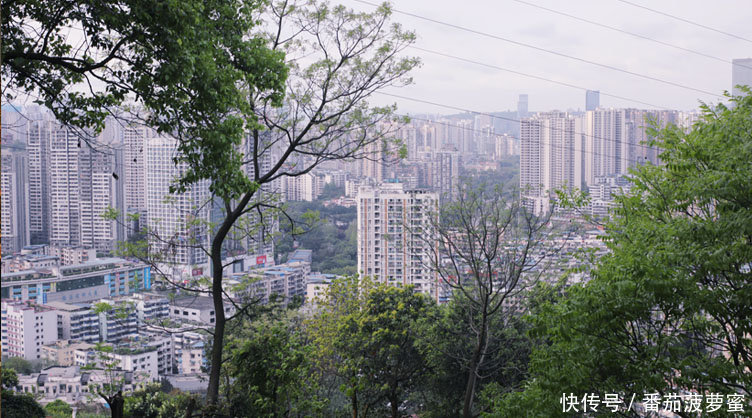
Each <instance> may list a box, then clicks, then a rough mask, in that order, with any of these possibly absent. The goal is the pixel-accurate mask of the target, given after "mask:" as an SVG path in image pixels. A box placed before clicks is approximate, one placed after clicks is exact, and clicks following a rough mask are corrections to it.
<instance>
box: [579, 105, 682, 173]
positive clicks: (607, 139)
mask: <svg viewBox="0 0 752 418" xmlns="http://www.w3.org/2000/svg"><path fill="white" fill-rule="evenodd" d="M678 115H679V114H678V112H676V111H669V110H660V111H659V110H640V109H597V110H593V111H588V112H587V113H586V116H585V133H584V143H585V167H584V169H585V182H586V183H587V184H588V185H594V184H596V180H597V178H598V177H602V176H611V175H626V174H627V173H628V172H629V168H631V167H634V166H635V165H637V164H644V163H647V162H650V163H652V164H659V163H660V161H659V157H658V155H659V153H660V150H658V149H657V148H655V147H651V146H649V144H648V142H649V140H650V139H651V137H650V135H649V132H648V127H650V126H651V123H654V124H655V125H656V127H658V128H664V127H666V126H667V125H668V124H674V123H677V121H678Z"/></svg>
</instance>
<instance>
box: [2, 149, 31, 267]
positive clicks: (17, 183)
mask: <svg viewBox="0 0 752 418" xmlns="http://www.w3.org/2000/svg"><path fill="white" fill-rule="evenodd" d="M26 164H27V158H26V153H24V152H13V151H8V152H7V153H6V150H5V149H3V155H2V170H1V171H0V183H2V184H1V185H0V187H2V195H0V201H1V202H0V212H1V213H0V229H1V230H2V251H3V254H11V253H14V252H17V251H21V248H23V247H24V246H25V245H29V230H28V225H29V212H28V207H27V205H28V202H29V189H28V183H27V174H26Z"/></svg>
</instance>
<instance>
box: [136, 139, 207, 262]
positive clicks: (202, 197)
mask: <svg viewBox="0 0 752 418" xmlns="http://www.w3.org/2000/svg"><path fill="white" fill-rule="evenodd" d="M177 145H178V143H177V140H175V139H173V138H168V137H164V136H153V137H150V138H147V139H146V148H145V154H146V211H147V213H148V218H147V226H148V229H149V233H150V234H151V235H152V236H153V237H154V239H153V240H152V242H151V243H150V244H151V248H152V249H153V250H154V251H155V252H159V253H161V255H162V256H163V261H164V262H166V263H170V264H183V265H186V264H204V263H205V262H206V261H207V257H206V254H205V253H204V252H203V250H202V249H201V248H200V247H199V246H200V245H203V246H204V247H206V246H207V242H208V236H207V226H206V224H205V222H202V221H201V220H204V221H206V220H209V209H210V208H211V203H210V202H209V198H210V196H209V185H208V183H207V182H206V181H201V182H199V183H196V184H193V185H192V186H191V187H189V188H188V190H187V191H186V192H185V193H180V194H172V193H170V185H172V184H173V182H174V181H175V179H177V178H178V176H180V175H181V174H182V173H184V172H185V170H187V169H188V166H187V164H186V163H184V162H183V163H180V164H177V165H176V164H175V163H174V162H173V157H175V155H176V153H177Z"/></svg>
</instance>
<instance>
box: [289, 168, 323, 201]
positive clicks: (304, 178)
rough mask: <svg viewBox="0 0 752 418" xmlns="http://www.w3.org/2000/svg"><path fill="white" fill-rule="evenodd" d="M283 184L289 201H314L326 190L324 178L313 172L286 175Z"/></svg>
mask: <svg viewBox="0 0 752 418" xmlns="http://www.w3.org/2000/svg"><path fill="white" fill-rule="evenodd" d="M283 184H284V191H285V199H286V200H288V201H305V202H313V201H314V200H316V199H317V198H318V197H319V195H320V194H321V192H322V191H323V190H324V180H323V179H321V178H319V177H318V176H317V175H315V174H313V173H305V174H303V175H300V176H294V177H284V182H283Z"/></svg>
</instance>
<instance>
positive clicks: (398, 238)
mask: <svg viewBox="0 0 752 418" xmlns="http://www.w3.org/2000/svg"><path fill="white" fill-rule="evenodd" d="M357 201H358V273H359V274H360V275H361V276H369V277H371V278H372V279H373V280H374V281H375V282H378V283H386V284H388V285H392V286H407V285H413V286H415V290H416V291H418V292H422V293H426V294H429V295H430V296H431V297H432V298H435V299H437V300H438V298H439V292H440V289H439V286H438V284H439V283H438V276H437V275H436V274H435V273H434V272H433V271H432V270H431V268H430V265H431V263H430V260H431V254H432V251H433V250H434V248H435V245H432V243H431V242H429V241H428V239H427V237H428V236H430V235H431V234H430V233H427V231H428V230H430V227H431V225H432V220H431V217H436V216H438V204H439V196H438V194H437V193H435V192H428V191H425V190H405V189H404V188H403V185H402V184H400V183H384V184H381V185H379V186H376V187H361V189H360V190H359V192H358V197H357Z"/></svg>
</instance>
